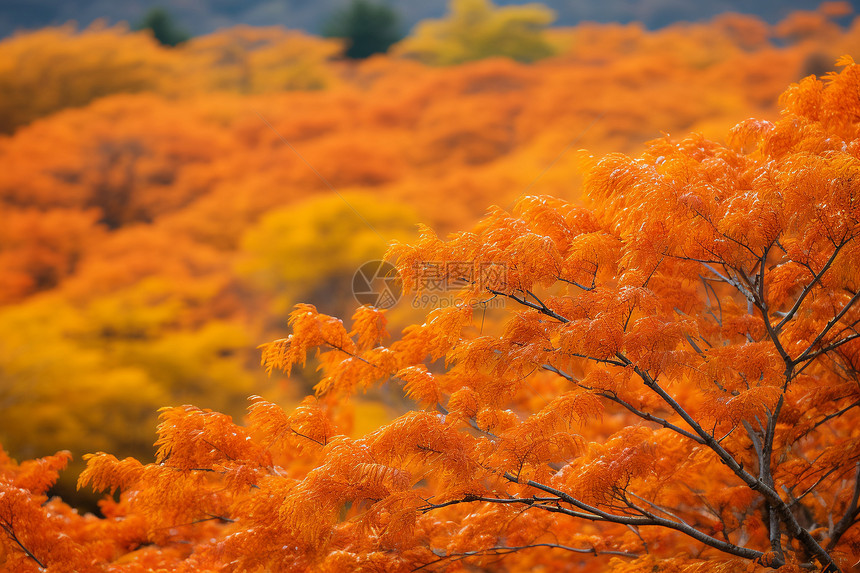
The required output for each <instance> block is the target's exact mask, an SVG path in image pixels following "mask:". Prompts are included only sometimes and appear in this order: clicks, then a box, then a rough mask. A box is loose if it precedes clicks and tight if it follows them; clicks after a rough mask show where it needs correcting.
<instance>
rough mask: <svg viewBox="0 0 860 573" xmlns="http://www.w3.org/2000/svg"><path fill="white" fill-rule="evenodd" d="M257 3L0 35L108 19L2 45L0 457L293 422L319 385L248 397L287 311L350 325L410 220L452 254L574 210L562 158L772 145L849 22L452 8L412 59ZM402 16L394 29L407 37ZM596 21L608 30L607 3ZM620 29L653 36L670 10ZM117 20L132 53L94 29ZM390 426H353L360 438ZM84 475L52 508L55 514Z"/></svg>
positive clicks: (388, 45) (292, 385) (365, 421)
mask: <svg viewBox="0 0 860 573" xmlns="http://www.w3.org/2000/svg"><path fill="white" fill-rule="evenodd" d="M275 4H277V5H278V6H281V8H278V9H279V10H280V9H286V8H283V6H287V7H290V6H291V3H290V2H278V3H276V2H267V1H260V2H245V3H240V2H238V1H229V0H208V1H199V2H176V3H175V6H173V5H171V9H174V8H175V10H174V11H172V12H163V11H158V10H156V11H149V12H148V13H147V9H148V7H149V3H148V2H128V3H116V2H110V3H108V2H83V1H77V2H65V3H54V2H48V1H47V0H44V1H39V2H20V3H18V4H17V5H16V3H15V2H9V1H6V2H4V4H3V12H4V15H3V22H4V24H3V25H4V26H5V28H4V30H6V31H8V30H9V29H10V27H13V26H14V27H21V26H23V27H33V26H40V25H42V24H47V23H56V22H62V21H64V20H65V19H67V18H76V19H78V21H79V22H81V23H82V24H86V23H87V22H89V21H90V20H92V19H93V18H95V17H96V16H104V17H106V18H107V21H101V22H99V21H97V22H95V23H94V24H92V25H89V26H87V27H84V28H76V27H75V26H74V25H62V26H59V27H44V28H41V29H37V30H33V31H30V32H19V33H17V34H15V35H13V36H11V37H8V38H6V39H5V40H3V41H2V42H0V133H2V136H0V166H2V168H0V407H2V412H3V416H0V443H2V444H3V446H4V448H6V449H7V451H9V452H10V453H11V454H12V455H13V456H15V457H18V458H22V459H23V458H33V457H37V456H43V455H47V454H52V453H54V452H55V451H56V450H58V449H69V450H71V451H72V453H73V454H74V456H75V460H76V463H80V458H81V455H82V454H83V453H87V452H95V451H99V450H104V451H110V452H112V453H115V454H117V455H119V456H120V457H122V456H126V455H133V456H136V457H138V458H139V459H142V460H146V459H149V458H151V455H152V442H153V439H154V434H153V428H154V426H155V422H156V416H157V410H158V408H159V407H161V406H165V405H178V404H183V403H193V404H195V405H198V406H201V407H205V408H213V409H217V410H219V411H222V412H226V413H231V414H235V415H239V414H240V413H241V412H243V411H244V410H245V408H246V405H247V401H246V399H247V397H248V396H249V395H251V394H259V395H263V396H265V397H266V398H268V399H270V400H274V401H278V402H280V403H281V404H282V405H283V406H285V407H289V406H290V404H291V403H292V402H295V401H298V400H299V399H300V398H301V397H302V396H304V395H305V394H306V393H308V392H309V391H311V387H312V385H313V383H314V381H313V380H302V379H300V378H296V376H294V378H293V379H291V380H290V381H286V380H283V379H279V378H277V377H275V378H272V379H267V378H266V377H265V375H264V373H263V372H262V370H261V369H260V367H259V354H258V351H257V350H255V347H256V346H257V345H258V344H259V343H261V342H263V341H266V340H271V339H273V338H277V337H279V336H282V335H283V333H284V331H285V329H286V323H285V321H286V315H287V312H288V310H289V309H290V307H291V305H292V304H294V303H296V302H300V301H304V302H310V303H313V304H315V305H317V307H318V308H319V309H320V310H321V311H322V312H326V313H329V314H335V315H338V316H342V317H349V316H350V315H351V314H352V311H353V310H354V308H355V305H356V303H355V301H354V299H353V297H352V293H351V291H350V284H351V280H352V277H353V274H354V272H355V270H356V269H357V268H358V267H359V266H360V265H361V263H363V262H365V261H367V260H371V259H375V258H380V257H381V256H382V255H383V253H384V252H385V250H386V246H387V240H389V239H400V240H409V239H410V237H413V236H415V234H416V224H417V223H418V222H419V221H420V222H423V223H425V224H427V225H429V226H430V227H432V228H433V229H435V230H437V231H438V232H439V233H442V234H444V233H447V232H450V231H453V230H455V229H461V228H465V227H467V226H469V225H471V224H472V223H473V222H474V221H475V220H476V219H477V218H478V217H480V216H481V215H482V214H483V213H484V212H485V211H486V209H487V208H488V206H490V205H491V204H499V205H501V206H504V207H509V206H510V205H511V204H512V203H513V201H514V200H515V199H516V198H517V197H518V196H520V195H522V194H523V193H526V192H527V193H529V194H551V195H556V196H559V197H563V198H566V199H575V198H576V197H577V189H578V180H579V179H578V177H579V176H578V172H579V165H580V164H581V162H582V161H587V158H584V156H583V154H581V153H578V152H577V150H578V149H579V148H587V149H588V150H589V152H590V153H592V154H595V155H601V154H604V153H607V152H614V151H618V152H624V153H636V152H638V151H639V150H640V149H641V147H642V145H643V143H644V142H645V141H648V140H650V139H654V138H658V137H663V136H665V135H669V136H672V135H682V134H685V133H687V132H689V131H698V132H701V133H703V134H704V135H705V136H707V137H710V138H715V139H718V140H722V139H723V136H724V135H725V134H726V132H727V130H728V129H729V128H730V127H731V126H732V125H734V124H735V123H737V122H738V121H740V120H743V119H745V118H748V117H751V116H755V117H757V118H761V119H773V118H774V116H775V115H776V113H777V112H776V100H777V97H778V96H779V94H780V93H781V92H782V90H784V88H785V86H786V85H788V84H789V83H790V82H793V81H796V80H798V79H800V78H801V77H804V76H806V75H809V74H813V73H815V74H823V73H826V72H827V71H828V70H830V69H832V68H833V64H834V62H835V61H836V59H837V57H838V56H840V55H841V54H855V55H857V54H858V53H860V49H858V48H860V18H858V19H855V18H854V15H853V7H852V6H851V4H850V3H845V2H826V3H824V4H822V5H821V6H820V7H818V8H816V9H814V10H800V11H794V12H790V13H788V12H786V13H783V12H785V8H786V6H789V3H784V2H780V3H778V2H772V3H762V6H763V7H764V6H771V5H772V7H773V8H774V13H777V12H778V13H780V14H781V16H779V17H778V18H776V17H772V15H770V16H768V17H767V18H763V17H760V16H754V15H749V14H746V15H742V14H738V13H728V12H727V13H721V14H718V15H716V16H713V17H712V18H711V19H709V20H707V21H703V22H697V23H675V24H672V25H669V26H666V27H662V28H659V29H655V30H649V29H648V28H647V27H646V26H644V25H643V24H641V23H605V24H600V23H582V24H578V25H576V26H561V25H558V22H562V23H565V22H570V21H571V19H576V18H579V16H578V15H577V14H578V12H577V6H579V7H580V8H582V10H585V8H583V7H584V6H586V4H587V3H585V2H583V3H581V4H576V3H568V4H566V5H565V6H566V8H565V7H562V6H561V3H560V2H559V3H557V4H558V5H557V6H554V7H555V8H556V9H557V13H554V12H553V11H552V10H550V9H549V8H547V7H546V6H544V5H539V4H530V5H527V6H519V7H512V8H508V7H501V6H494V5H493V4H491V3H489V2H488V1H486V0H455V1H454V2H452V4H451V5H450V6H449V7H448V8H447V12H444V10H442V8H443V7H442V5H441V3H440V2H428V3H426V6H425V8H426V9H427V10H428V14H429V13H430V12H429V9H430V7H433V10H436V8H439V10H438V12H439V19H436V20H432V21H423V22H420V23H419V24H418V25H417V26H415V27H414V28H412V30H411V32H408V34H406V32H404V30H405V29H406V28H401V29H400V31H399V32H398V29H397V25H396V22H392V21H391V18H390V17H391V13H392V11H391V10H389V9H388V8H386V7H385V6H381V5H377V4H373V3H371V2H354V3H353V4H352V5H350V6H347V7H346V8H342V9H341V11H340V12H338V11H337V6H335V4H334V3H326V2H319V3H299V2H293V3H292V4H295V5H296V6H298V5H302V6H304V5H305V4H307V6H309V7H310V6H313V10H312V12H313V14H311V13H310V12H309V13H308V15H306V17H305V16H302V17H301V18H299V17H298V16H297V17H296V18H297V19H292V16H291V18H275V17H269V16H265V14H269V12H267V11H266V10H274V9H275V8H267V6H274V5H275ZM413 4H414V6H418V4H419V3H411V4H410V3H408V2H405V1H404V2H401V3H393V4H392V6H393V8H398V9H402V12H403V14H402V15H401V16H400V20H399V22H400V26H405V25H406V24H409V23H411V22H412V21H413V20H414V19H415V18H416V17H417V16H416V14H418V12H417V11H416V10H417V9H416V8H415V7H414V6H413ZM588 4H591V3H588ZM594 4H595V5H597V4H598V3H594ZM599 4H600V5H604V6H606V9H607V10H608V11H607V12H606V13H605V14H604V16H603V17H605V18H619V19H620V18H621V16H619V15H618V14H620V13H621V11H623V10H622V8H619V6H622V4H621V3H613V2H607V3H599ZM627 4H628V3H625V4H624V5H627ZM629 4H630V5H631V6H632V5H633V3H629ZM677 4H679V5H681V4H683V5H684V6H688V3H677ZM798 4H799V3H798ZM421 5H422V6H424V3H421ZM690 5H691V4H690ZM240 6H243V8H241V9H240V8H239V7H240ZM410 6H412V8H410ZM612 6H614V7H615V8H611V7H612ZM636 6H637V7H638V8H637V10H645V9H646V7H650V8H648V9H649V10H651V12H648V14H650V16H648V17H647V18H646V17H643V18H642V19H644V20H646V23H647V24H649V25H652V24H654V23H655V22H657V23H659V22H660V20H659V17H658V14H659V13H660V12H661V10H664V9H666V7H667V6H670V3H669V2H668V1H666V2H659V1H657V0H655V1H654V2H645V3H642V4H641V5H640V4H638V3H637V4H636ZM708 6H709V7H710V8H713V9H715V8H714V7H721V9H722V8H725V7H732V6H734V5H733V4H730V3H726V2H722V3H712V4H708ZM40 7H41V8H42V9H37V8H40ZM777 7H778V9H777ZM13 8H14V9H13ZM132 8H134V10H136V11H137V12H135V14H136V15H135V14H132V12H131V10H132ZM329 9H330V12H329V18H328V20H327V23H326V26H325V30H323V29H322V28H320V31H322V32H325V33H326V34H327V35H328V36H330V37H322V36H317V35H312V34H310V33H308V32H304V31H298V30H290V29H287V28H284V27H280V26H267V27H252V26H246V25H235V26H230V27H226V28H222V29H219V30H218V31H215V32H211V30H213V29H214V28H215V27H217V26H221V25H223V24H225V23H227V22H234V21H243V20H244V21H247V22H250V23H261V22H268V23H273V22H278V21H283V22H284V23H286V24H289V25H292V26H295V27H299V26H301V27H307V28H308V29H315V27H316V26H317V24H316V23H317V21H318V20H319V19H320V18H321V16H320V14H321V11H323V10H329ZM76 10H78V11H76ZM195 10H196V11H197V12H195ZM254 10H259V11H260V12H259V14H262V15H263V16H259V14H258V16H254V17H253V18H252V17H251V16H250V14H252V13H253V11H254ZM290 10H292V8H290ZM308 10H310V8H308ZM362 10H364V12H361V11H362ZM410 10H411V11H410ZM612 10H616V12H612ZM296 11H297V13H299V14H302V13H303V12H302V10H300V9H298V8H296ZM443 12H444V14H443ZM12 13H16V14H17V16H16V18H18V19H17V20H15V21H14V22H12V20H10V14H12ZM144 13H145V14H146V16H145V17H144V16H143V15H141V14H144ZM198 13H199V14H201V16H200V17H199V18H198V17H196V16H195V17H194V18H192V17H191V15H193V14H198ZM292 13H293V12H292V11H290V14H292ZM624 13H625V14H626V15H627V18H626V19H628V20H629V19H630V18H629V17H630V16H631V15H632V16H636V17H638V15H639V12H637V11H636V10H632V9H631V11H628V12H624ZM357 14H358V15H360V14H364V16H360V17H358V16H357ZM434 14H435V12H434ZM589 14H591V13H590V12H589ZM678 14H680V15H682V16H683V15H684V14H686V12H683V11H680V12H678ZM395 15H396V14H395ZM420 15H422V16H423V15H424V14H423V13H422V14H420ZM430 15H433V14H430ZM700 15H701V14H698V15H696V16H700ZM37 16H38V17H37ZM132 16H134V18H135V20H134V21H133V22H132V25H133V26H137V27H138V28H141V29H140V30H138V31H134V30H133V29H132V27H133V26H132V27H130V26H128V25H124V24H117V25H113V24H111V23H110V22H112V21H114V20H118V19H123V18H132ZM557 16H558V17H560V18H562V17H563V18H564V19H561V20H556V17H557ZM357 17H358V20H359V21H360V22H364V20H361V18H365V19H368V18H369V21H371V22H372V23H373V25H374V26H377V28H373V26H371V27H370V29H371V32H368V26H367V25H366V22H365V24H362V25H356V18H357ZM649 18H650V19H649ZM10 22H12V23H11V24H10ZM386 22H387V24H386ZM554 23H555V24H554ZM374 30H375V31H374ZM201 31H205V32H211V33H206V34H204V35H194V34H198V33H199V32H201ZM404 34H405V37H403V36H404ZM339 36H347V38H352V40H349V39H347V40H344V39H342V38H341V37H339ZM401 37H402V39H400V38H401ZM392 43H393V44H392ZM368 45H370V46H373V48H372V49H367V50H364V51H359V52H360V53H356V52H355V50H356V49H357V48H358V47H359V46H365V47H366V46H368ZM351 50H352V51H351ZM380 50H382V51H385V52H386V53H376V54H374V55H372V56H371V57H366V56H368V55H370V53H372V52H378V51H380ZM296 152H298V153H300V154H301V156H299V155H297V153H296ZM309 166H312V167H313V168H310V167H309ZM314 170H316V171H317V172H319V174H321V175H322V176H323V177H325V178H326V179H327V180H328V182H330V183H331V185H332V186H334V188H335V189H337V191H338V193H340V195H342V196H343V197H344V198H345V199H346V201H345V200H344V199H343V198H341V197H339V196H338V195H336V194H334V193H332V192H331V190H330V189H329V188H328V187H327V186H326V184H325V183H324V182H323V181H322V180H321V179H320V177H319V176H318V175H317V174H316V173H315V172H314ZM355 211H358V212H359V213H361V215H362V216H363V217H364V218H365V219H366V220H367V221H368V222H369V223H370V225H371V226H372V228H371V227H369V226H367V225H366V224H365V222H364V221H362V220H361V219H360V218H359V217H357V216H356V214H355ZM389 316H390V320H391V323H392V328H391V330H392V331H394V332H396V331H397V330H398V329H399V327H400V326H403V325H404V324H406V323H407V322H408V321H409V319H410V318H413V317H415V316H416V315H415V314H414V310H413V309H411V308H410V306H409V304H408V303H406V304H404V303H401V304H400V305H399V306H398V307H396V308H394V309H393V310H392V311H391V312H390V314H389ZM298 376H301V375H298ZM393 399H394V398H391V397H387V396H369V397H368V399H367V400H365V401H364V402H360V403H359V405H358V406H356V408H357V410H358V415H356V416H355V424H356V425H357V426H356V431H358V432H361V431H364V430H365V429H368V428H371V427H376V426H377V425H378V424H379V423H381V422H382V421H383V420H384V419H386V418H387V416H388V415H389V413H388V412H387V411H386V405H385V400H393ZM79 469H80V466H74V465H73V467H72V469H71V470H70V471H69V472H66V478H65V481H63V482H61V484H60V486H59V491H60V492H61V493H63V494H64V495H66V496H68V497H69V498H71V495H72V494H71V489H72V487H73V486H71V485H70V484H73V483H74V479H75V476H76V475H77V472H78V470H79Z"/></svg>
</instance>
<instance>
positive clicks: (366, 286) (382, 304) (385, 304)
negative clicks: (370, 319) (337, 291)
mask: <svg viewBox="0 0 860 573" xmlns="http://www.w3.org/2000/svg"><path fill="white" fill-rule="evenodd" d="M401 291H402V283H401V282H400V275H399V274H398V273H397V269H396V268H395V267H394V265H392V264H391V263H389V262H388V261H367V262H366V263H364V264H363V265H361V266H360V267H358V270H357V271H355V274H354V275H353V276H352V296H354V297H355V300H356V301H357V302H358V304H367V305H370V306H375V307H376V308H383V309H384V308H391V307H392V306H394V305H395V304H397V301H398V300H400V294H401Z"/></svg>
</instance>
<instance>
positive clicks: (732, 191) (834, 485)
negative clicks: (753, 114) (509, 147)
mask: <svg viewBox="0 0 860 573" xmlns="http://www.w3.org/2000/svg"><path fill="white" fill-rule="evenodd" d="M840 66H842V68H843V69H842V71H841V72H839V73H832V74H828V75H827V76H825V77H824V78H821V79H818V78H811V77H810V78H806V79H804V80H802V81H801V82H799V83H797V84H793V85H792V86H791V87H790V88H789V89H788V90H787V91H786V92H785V94H784V95H783V97H782V99H781V104H782V108H783V110H782V113H781V115H780V117H779V118H778V119H776V120H775V121H772V122H761V121H745V122H742V123H740V124H738V126H737V127H735V128H734V129H733V130H732V134H731V137H730V138H729V144H728V145H722V144H719V143H717V142H714V141H711V140H708V139H706V138H704V137H703V136H701V135H692V136H689V137H686V138H683V139H680V140H673V139H671V138H668V137H666V138H662V139H659V140H655V141H652V142H651V143H649V144H648V146H647V148H646V150H645V151H644V152H643V153H642V154H641V155H640V156H638V157H635V158H632V157H627V156H624V155H620V154H613V155H608V156H606V157H604V158H602V159H600V160H595V161H593V162H592V164H593V166H592V167H591V168H590V170H589V171H588V173H587V176H586V179H585V194H586V199H587V201H588V206H587V207H577V206H573V205H570V204H569V203H567V202H566V201H564V200H563V199H559V198H553V197H549V196H528V197H524V198H522V199H521V200H520V201H519V202H518V203H517V205H516V207H515V208H514V209H513V210H512V211H511V212H507V211H505V210H503V209H501V208H496V209H494V210H492V211H491V212H490V213H489V215H487V216H486V218H484V219H483V220H482V221H481V222H480V223H478V224H477V225H476V226H475V227H474V228H473V229H472V230H471V231H469V232H463V233H457V234H453V235H451V236H450V237H449V238H448V239H447V240H442V239H440V238H439V237H437V236H436V235H435V234H433V233H431V232H430V231H429V230H425V231H424V232H423V233H422V235H421V237H420V238H419V240H418V241H417V242H416V243H415V244H412V245H405V244H399V245H395V246H394V247H393V248H392V251H391V254H392V256H393V257H395V259H396V263H397V265H398V269H399V271H400V273H401V274H402V275H403V277H404V279H405V281H406V282H407V283H409V282H410V281H412V283H415V282H417V281H418V279H419V277H420V273H421V272H422V264H427V263H430V262H439V261H468V262H470V263H471V264H472V265H473V266H474V267H475V268H479V267H481V266H482V265H484V266H488V267H492V266H495V267H496V270H503V271H504V272H494V273H489V274H487V275H486V276H482V275H476V276H473V277H472V279H471V281H467V282H466V283H465V284H464V286H463V291H464V294H468V295H471V296H473V297H486V298H490V297H496V298H499V299H504V300H505V301H506V303H507V306H506V307H505V308H504V309H501V310H499V309H496V310H495V311H488V312H497V313H499V314H500V317H499V318H500V319H503V327H502V328H500V329H498V331H494V330H493V329H492V328H490V329H488V331H487V332H484V331H483V329H482V327H481V326H480V324H478V321H477V320H476V318H477V314H478V313H479V312H483V311H482V310H481V308H480V307H481V303H477V304H476V305H474V306H470V305H464V306H459V307H453V308H446V309H437V310H434V311H432V312H430V313H429V314H428V315H427V317H426V319H425V321H424V322H423V323H421V324H415V325H413V326H410V327H408V328H406V329H405V330H404V331H403V332H402V334H401V336H400V337H399V338H397V339H395V340H394V341H391V342H389V336H388V334H387V332H386V320H385V315H384V312H383V311H380V310H378V309H374V308H369V307H364V308H361V309H359V310H358V311H357V312H356V314H355V315H354V316H353V323H352V326H351V328H349V329H348V328H347V326H345V325H344V323H343V322H342V321H340V320H338V319H336V318H334V317H332V316H329V315H326V314H323V313H320V312H319V311H318V310H317V309H316V308H315V307H314V306H312V305H307V304H303V305H298V306H297V307H296V308H295V310H294V311H293V312H292V314H291V316H290V325H291V327H292V334H291V335H290V336H289V337H288V338H285V339H280V340H276V341H274V342H272V343H269V344H267V345H264V346H263V348H262V349H263V364H264V366H265V367H266V368H267V369H268V370H269V371H274V370H285V371H290V370H291V369H292V368H294V367H295V366H297V365H298V366H302V365H304V364H305V363H306V361H307V358H308V354H309V353H314V354H315V355H316V356H317V360H316V363H317V364H319V368H320V370H321V381H320V383H319V384H318V385H317V387H316V393H317V395H316V397H309V398H307V399H306V400H305V401H304V402H302V403H301V404H300V405H299V406H298V407H297V408H296V409H295V410H294V411H293V413H291V414H290V413H287V412H285V411H284V410H282V409H281V408H280V407H278V406H277V405H275V404H274V403H272V402H270V401H266V400H263V399H261V398H255V399H254V401H253V404H252V406H251V408H250V410H249V416H248V419H247V424H246V425H245V426H239V425H237V424H235V423H234V422H233V421H232V419H231V418H230V417H229V416H226V415H223V414H219V413H216V412H213V411H211V410H205V409H200V408H196V407H191V406H183V407H178V408H167V409H164V410H163V411H162V413H161V424H160V425H159V428H158V432H159V439H158V442H157V445H158V447H159V451H158V454H157V458H156V461H155V462H154V463H149V464H144V463H141V462H138V461H136V460H133V459H126V460H119V459H117V458H115V457H113V456H111V455H109V454H104V453H101V454H96V455H94V456H91V457H89V458H88V467H87V469H86V470H85V471H84V472H83V473H82V474H81V477H80V481H79V484H80V486H82V487H83V486H86V485H89V484H92V485H93V486H94V487H95V488H96V489H97V490H106V491H110V492H114V491H115V490H120V496H119V501H115V500H113V499H109V500H107V501H105V502H103V511H104V513H105V518H104V519H96V518H94V517H92V516H80V515H78V514H76V513H74V512H72V511H71V510H69V509H68V508H67V507H65V506H63V505H62V504H61V503H60V502H59V501H56V500H54V501H50V502H48V503H45V496H44V492H45V490H46V488H47V487H48V486H49V485H50V484H51V483H52V482H53V481H54V480H55V479H56V476H57V471H58V469H60V468H61V467H62V466H63V465H64V464H65V463H66V460H67V456H66V455H64V454H58V456H56V457H53V458H45V459H43V460H38V461H35V462H26V463H24V464H21V465H20V466H19V465H17V464H15V463H14V462H12V461H10V460H9V459H8V458H3V459H2V460H0V487H2V492H0V527H2V529H3V532H4V533H5V536H0V547H2V551H3V552H2V556H3V559H5V560H6V561H5V562H6V563H7V564H8V566H9V567H12V568H13V570H16V571H37V570H40V569H41V568H47V569H48V570H51V571H54V570H55V571H66V570H70V571H71V570H75V571H91V570H92V571H117V572H118V571H143V570H158V569H163V570H171V571H226V570H232V571H258V570H274V571H309V570H314V571H332V572H334V571H344V570H350V569H354V570H355V569H357V570H374V571H413V570H416V569H423V568H427V569H433V570H446V571H466V570H474V569H477V568H482V569H493V570H500V571H522V570H531V569H536V568H541V569H543V570H568V569H569V568H570V567H572V566H576V567H579V568H582V569H583V570H614V571H622V572H627V571H630V572H633V571H653V570H656V569H661V570H662V569H671V570H678V571H702V570H709V571H738V570H748V571H764V570H767V569H778V570H779V571H785V572H797V573H799V572H801V571H806V570H820V571H838V570H846V569H847V568H848V567H850V566H851V565H852V564H853V563H855V562H856V561H857V559H858V557H860V430H858V428H860V423H858V422H860V385H858V383H857V380H858V377H860V355H858V352H860V327H858V324H860V305H858V304H857V301H858V300H860V276H858V274H857V272H858V271H857V269H858V268H860V216H858V215H860V213H858V211H857V209H856V203H857V200H858V197H860V183H858V182H859V181H860V179H858V178H857V176H856V175H857V174H856V171H857V170H858V168H860V99H858V97H857V94H858V93H860V66H858V65H856V64H854V63H853V61H852V60H851V59H850V58H843V59H842V60H841V61H840ZM452 278H461V277H452ZM398 382H399V383H401V384H402V385H403V391H404V393H405V394H406V396H407V397H408V398H409V399H411V400H412V401H414V402H415V403H416V408H415V409H414V410H412V411H409V412H407V413H405V414H403V415H402V416H400V417H398V418H397V419H395V420H394V421H393V422H391V423H389V424H387V425H384V426H382V427H380V428H379V429H377V430H375V431H373V432H371V433H368V434H366V435H364V436H360V437H353V438H351V437H348V436H347V435H346V434H345V433H344V432H343V431H342V429H341V428H340V427H339V419H338V416H339V414H338V408H339V406H340V405H341V404H342V403H344V402H345V401H346V400H347V399H348V396H349V395H350V394H352V393H353V392H355V391H356V390H357V389H361V388H367V387H373V386H376V385H380V384H384V383H389V384H396V383H398Z"/></svg>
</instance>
